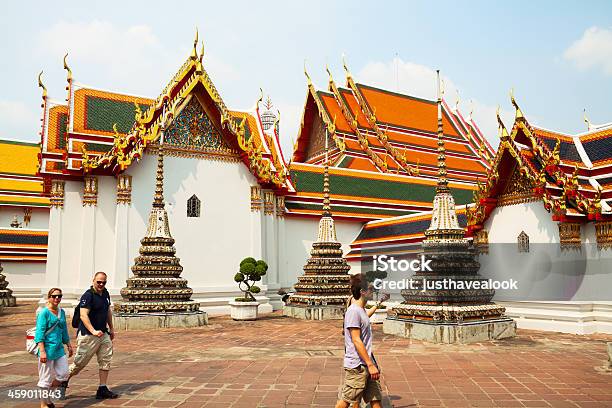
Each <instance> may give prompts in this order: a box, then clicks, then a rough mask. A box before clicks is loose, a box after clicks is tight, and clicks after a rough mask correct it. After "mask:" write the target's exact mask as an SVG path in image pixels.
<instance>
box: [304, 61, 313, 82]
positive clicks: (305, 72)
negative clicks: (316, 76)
mask: <svg viewBox="0 0 612 408" xmlns="http://www.w3.org/2000/svg"><path fill="white" fill-rule="evenodd" d="M304 75H306V79H307V80H308V86H312V80H311V79H310V75H308V71H306V60H304Z"/></svg>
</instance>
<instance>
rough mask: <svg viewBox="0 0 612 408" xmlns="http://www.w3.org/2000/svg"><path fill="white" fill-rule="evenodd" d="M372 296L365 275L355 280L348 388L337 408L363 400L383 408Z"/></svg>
mask: <svg viewBox="0 0 612 408" xmlns="http://www.w3.org/2000/svg"><path fill="white" fill-rule="evenodd" d="M372 294H373V290H372V288H371V287H370V286H369V285H368V282H367V281H366V279H365V276H364V275H363V274H356V275H353V276H351V295H352V297H353V300H352V301H349V306H348V308H347V310H346V313H345V315H344V349H345V351H344V384H343V386H342V395H341V398H340V400H339V401H338V402H337V403H336V408H348V407H349V406H352V405H353V404H359V402H360V401H361V400H363V401H365V402H366V403H370V405H371V407H372V408H382V402H381V401H382V389H381V387H380V381H379V379H380V370H379V367H378V364H377V363H376V359H375V358H374V355H373V354H372V326H371V324H370V318H369V316H368V313H366V309H365V306H366V303H367V301H368V300H369V299H371V298H372ZM383 299H384V297H383ZM382 301H384V300H381V301H380V302H379V303H378V304H377V305H376V306H374V307H376V308H377V307H378V306H379V305H380V303H382ZM372 313H374V311H371V313H370V315H371V314H372Z"/></svg>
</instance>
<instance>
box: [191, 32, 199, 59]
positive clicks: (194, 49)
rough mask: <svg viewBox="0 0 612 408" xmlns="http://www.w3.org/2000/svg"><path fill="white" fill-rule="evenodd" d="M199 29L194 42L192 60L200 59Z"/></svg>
mask: <svg viewBox="0 0 612 408" xmlns="http://www.w3.org/2000/svg"><path fill="white" fill-rule="evenodd" d="M197 47H198V27H197V26H196V29H195V39H194V40H193V50H191V59H194V60H195V59H198V50H197Z"/></svg>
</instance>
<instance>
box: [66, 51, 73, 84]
mask: <svg viewBox="0 0 612 408" xmlns="http://www.w3.org/2000/svg"><path fill="white" fill-rule="evenodd" d="M67 58H68V53H66V55H64V69H65V70H66V71H68V77H67V78H66V79H67V80H68V82H70V81H72V70H71V69H70V67H69V66H68V61H67V60H66V59H67Z"/></svg>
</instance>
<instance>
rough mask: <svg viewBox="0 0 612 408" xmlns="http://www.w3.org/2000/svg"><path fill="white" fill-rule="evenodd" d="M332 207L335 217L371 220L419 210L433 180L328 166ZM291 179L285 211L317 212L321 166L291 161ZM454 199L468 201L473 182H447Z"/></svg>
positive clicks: (432, 190)
mask: <svg viewBox="0 0 612 408" xmlns="http://www.w3.org/2000/svg"><path fill="white" fill-rule="evenodd" d="M329 174H330V185H331V189H330V190H331V197H332V201H333V204H332V210H333V212H334V216H335V217H336V218H338V219H341V218H345V219H347V218H351V219H362V220H374V219H382V218H389V217H394V216H401V215H407V214H414V213H420V212H422V211H426V210H428V209H430V208H431V201H432V200H433V197H434V195H435V189H436V181H435V180H431V179H426V178H420V177H417V176H405V175H401V174H393V173H391V174H382V173H374V172H371V171H363V170H355V169H349V168H342V167H330V169H329ZM291 180H292V181H293V183H294V185H295V188H296V192H295V193H292V194H290V195H288V196H287V197H286V198H285V205H286V207H287V213H288V214H300V215H313V216H318V215H320V214H321V199H322V194H321V185H322V183H323V166H319V165H314V164H306V163H295V162H294V163H292V164H291ZM450 189H451V191H452V192H453V194H454V195H455V198H456V199H457V202H458V203H460V204H466V203H469V202H471V199H472V195H473V193H474V189H475V186H473V185H471V184H468V183H465V182H461V183H460V182H451V183H450Z"/></svg>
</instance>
